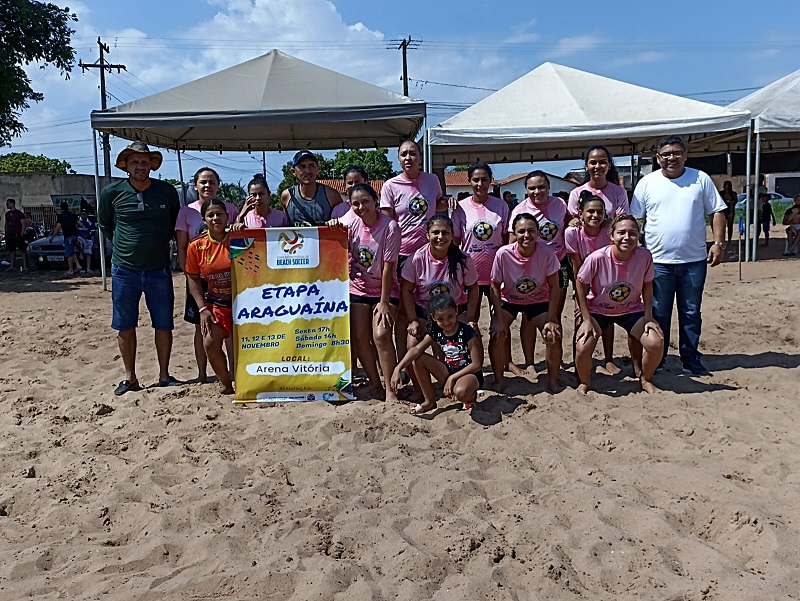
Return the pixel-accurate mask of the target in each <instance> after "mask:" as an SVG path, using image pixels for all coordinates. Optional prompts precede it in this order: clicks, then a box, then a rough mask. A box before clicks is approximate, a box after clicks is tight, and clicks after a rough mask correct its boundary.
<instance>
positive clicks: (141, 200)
mask: <svg viewBox="0 0 800 601" xmlns="http://www.w3.org/2000/svg"><path fill="white" fill-rule="evenodd" d="M136 200H138V201H139V204H138V205H136V210H137V211H144V194H142V193H141V192H139V193H138V194H136Z"/></svg>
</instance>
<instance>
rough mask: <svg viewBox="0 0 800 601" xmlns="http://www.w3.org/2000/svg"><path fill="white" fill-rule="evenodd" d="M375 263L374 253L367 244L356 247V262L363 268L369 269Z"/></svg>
mask: <svg viewBox="0 0 800 601" xmlns="http://www.w3.org/2000/svg"><path fill="white" fill-rule="evenodd" d="M373 263H375V253H374V252H372V249H371V248H370V247H369V246H359V247H358V264H359V265H361V267H363V268H364V269H369V268H370V267H372V265H373Z"/></svg>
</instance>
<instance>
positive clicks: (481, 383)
mask: <svg viewBox="0 0 800 601" xmlns="http://www.w3.org/2000/svg"><path fill="white" fill-rule="evenodd" d="M447 371H448V372H450V375H451V376H452V375H453V374H454V373H456V372H459V371H461V369H456V370H455V371H453V370H452V369H450V367H449V366H448V368H447ZM472 375H473V376H475V377H476V378H478V388H483V372H482V371H479V372H478V373H476V374H472Z"/></svg>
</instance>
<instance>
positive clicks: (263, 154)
mask: <svg viewBox="0 0 800 601" xmlns="http://www.w3.org/2000/svg"><path fill="white" fill-rule="evenodd" d="M261 168H262V169H263V170H264V171H263V173H264V177H265V178H266V177H267V151H266V150H262V151H261Z"/></svg>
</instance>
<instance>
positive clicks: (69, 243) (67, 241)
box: [64, 236, 78, 259]
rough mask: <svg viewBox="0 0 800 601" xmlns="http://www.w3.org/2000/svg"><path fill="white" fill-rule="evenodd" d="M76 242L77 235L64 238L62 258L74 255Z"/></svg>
mask: <svg viewBox="0 0 800 601" xmlns="http://www.w3.org/2000/svg"><path fill="white" fill-rule="evenodd" d="M77 244H78V237H77V236H70V237H69V238H64V258H65V259H69V258H70V257H74V256H75V247H76V246H77Z"/></svg>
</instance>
